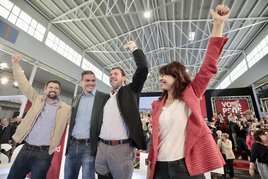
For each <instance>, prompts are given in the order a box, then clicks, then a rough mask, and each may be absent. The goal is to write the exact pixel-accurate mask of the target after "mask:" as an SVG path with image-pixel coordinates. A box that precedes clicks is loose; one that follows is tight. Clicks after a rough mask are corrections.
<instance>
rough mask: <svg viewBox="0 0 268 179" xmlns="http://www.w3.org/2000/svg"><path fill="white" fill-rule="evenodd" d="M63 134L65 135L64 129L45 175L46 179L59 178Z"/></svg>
mask: <svg viewBox="0 0 268 179" xmlns="http://www.w3.org/2000/svg"><path fill="white" fill-rule="evenodd" d="M65 133H66V127H65V130H64V133H63V135H62V138H61V141H60V144H59V145H58V146H57V148H56V150H55V152H54V156H53V158H52V161H51V166H50V168H49V170H48V173H47V178H49V179H58V178H59V176H60V167H61V158H62V154H63V149H64V141H65Z"/></svg>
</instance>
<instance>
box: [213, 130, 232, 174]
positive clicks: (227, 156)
mask: <svg viewBox="0 0 268 179" xmlns="http://www.w3.org/2000/svg"><path fill="white" fill-rule="evenodd" d="M228 138H229V134H227V133H223V134H222V135H221V139H218V141H217V145H218V147H219V149H220V151H221V153H222V156H223V158H224V160H225V163H226V164H225V165H224V174H223V177H224V178H225V177H226V173H227V172H226V171H227V167H226V165H227V166H228V169H229V171H230V178H231V179H232V178H233V177H234V165H233V160H234V159H235V155H234V152H233V150H232V141H230V140H229V139H228Z"/></svg>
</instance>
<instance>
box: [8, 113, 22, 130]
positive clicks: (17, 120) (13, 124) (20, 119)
mask: <svg viewBox="0 0 268 179" xmlns="http://www.w3.org/2000/svg"><path fill="white" fill-rule="evenodd" d="M21 121H22V117H20V116H17V117H16V118H14V121H13V123H11V124H12V126H14V127H15V128H16V129H17V128H18V126H19V125H20V123H21Z"/></svg>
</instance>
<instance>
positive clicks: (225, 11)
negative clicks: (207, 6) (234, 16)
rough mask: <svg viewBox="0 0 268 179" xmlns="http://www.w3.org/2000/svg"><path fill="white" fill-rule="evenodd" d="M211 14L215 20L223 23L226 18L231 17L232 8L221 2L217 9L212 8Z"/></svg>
mask: <svg viewBox="0 0 268 179" xmlns="http://www.w3.org/2000/svg"><path fill="white" fill-rule="evenodd" d="M210 13H211V15H212V16H213V22H214V23H219V24H223V23H224V22H225V20H226V19H227V18H228V17H229V14H230V9H229V7H228V6H226V5H223V4H219V5H218V6H217V7H216V10H215V11H214V10H213V9H211V10H210Z"/></svg>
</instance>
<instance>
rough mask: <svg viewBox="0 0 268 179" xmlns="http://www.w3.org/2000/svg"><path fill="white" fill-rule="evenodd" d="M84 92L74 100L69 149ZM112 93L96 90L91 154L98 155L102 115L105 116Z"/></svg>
mask: <svg viewBox="0 0 268 179" xmlns="http://www.w3.org/2000/svg"><path fill="white" fill-rule="evenodd" d="M81 96H82V93H81V94H79V95H76V96H75V97H74V98H73V100H72V115H71V121H70V126H69V135H68V141H67V150H66V153H67V151H68V147H69V144H70V140H71V136H72V132H73V128H74V125H75V118H76V114H77V109H78V105H79V102H80V99H81ZM109 97H110V95H109V94H105V93H103V92H100V91H98V90H97V91H96V94H95V99H94V104H93V108H92V114H91V124H90V147H91V155H96V151H97V146H98V140H99V134H100V127H101V124H102V121H101V119H102V116H103V108H104V105H105V104H106V102H107V100H108V99H109Z"/></svg>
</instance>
